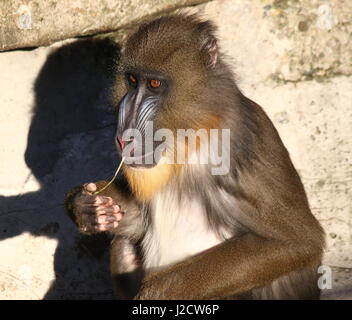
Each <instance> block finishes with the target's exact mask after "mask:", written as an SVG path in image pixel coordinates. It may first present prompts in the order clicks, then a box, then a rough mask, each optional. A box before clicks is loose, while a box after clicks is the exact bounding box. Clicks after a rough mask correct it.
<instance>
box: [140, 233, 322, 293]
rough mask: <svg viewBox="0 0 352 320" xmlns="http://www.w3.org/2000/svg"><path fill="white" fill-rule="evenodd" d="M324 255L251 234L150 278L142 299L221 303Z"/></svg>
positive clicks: (304, 246) (305, 245)
mask: <svg viewBox="0 0 352 320" xmlns="http://www.w3.org/2000/svg"><path fill="white" fill-rule="evenodd" d="M319 259H320V250H317V248H316V245H314V244H313V243H310V242H309V241H308V242H305V243H303V242H301V243H299V244H298V243H295V242H283V241H278V240H270V239H265V238H261V237H258V236H256V235H253V234H246V235H244V236H242V237H241V238H234V239H230V240H228V241H226V242H225V243H223V244H220V245H218V246H217V247H214V248H212V249H210V250H208V251H207V252H204V253H202V254H199V255H197V256H194V257H192V258H190V259H187V260H185V261H183V262H181V263H179V264H177V265H174V266H172V267H171V268H168V269H166V270H164V271H161V272H159V273H155V274H151V275H149V276H147V277H146V279H145V281H144V283H143V285H142V289H141V290H140V293H139V295H138V296H137V297H136V298H137V299H215V298H221V297H227V296H231V295H236V294H240V293H244V292H247V291H249V290H252V289H254V288H258V287H262V286H264V285H266V284H268V283H270V282H271V281H273V280H275V279H276V278H278V277H280V276H282V275H284V274H287V273H289V272H291V271H294V270H299V269H303V268H305V267H309V265H312V266H314V264H317V263H318V262H319Z"/></svg>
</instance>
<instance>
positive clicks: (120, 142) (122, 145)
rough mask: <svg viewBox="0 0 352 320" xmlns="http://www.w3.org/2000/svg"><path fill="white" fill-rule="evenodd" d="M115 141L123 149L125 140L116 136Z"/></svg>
mask: <svg viewBox="0 0 352 320" xmlns="http://www.w3.org/2000/svg"><path fill="white" fill-rule="evenodd" d="M117 142H118V143H119V145H120V147H121V149H123V148H124V147H125V145H126V141H124V140H122V139H121V138H120V137H117Z"/></svg>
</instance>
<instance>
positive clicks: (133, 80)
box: [127, 74, 137, 86]
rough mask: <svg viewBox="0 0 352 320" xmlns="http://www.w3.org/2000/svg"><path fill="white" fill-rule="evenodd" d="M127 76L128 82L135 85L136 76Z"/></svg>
mask: <svg viewBox="0 0 352 320" xmlns="http://www.w3.org/2000/svg"><path fill="white" fill-rule="evenodd" d="M127 78H128V82H129V83H130V84H132V85H133V86H135V85H136V84H137V78H136V77H135V76H134V75H132V74H129V75H128V76H127Z"/></svg>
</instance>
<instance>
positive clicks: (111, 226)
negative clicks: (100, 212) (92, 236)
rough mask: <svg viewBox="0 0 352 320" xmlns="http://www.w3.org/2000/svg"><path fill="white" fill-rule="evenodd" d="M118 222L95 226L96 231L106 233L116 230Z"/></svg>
mask: <svg viewBox="0 0 352 320" xmlns="http://www.w3.org/2000/svg"><path fill="white" fill-rule="evenodd" d="M118 225H119V224H118V222H116V221H115V222H111V223H108V224H100V225H97V226H96V229H97V230H98V231H108V230H112V229H115V228H117V226H118Z"/></svg>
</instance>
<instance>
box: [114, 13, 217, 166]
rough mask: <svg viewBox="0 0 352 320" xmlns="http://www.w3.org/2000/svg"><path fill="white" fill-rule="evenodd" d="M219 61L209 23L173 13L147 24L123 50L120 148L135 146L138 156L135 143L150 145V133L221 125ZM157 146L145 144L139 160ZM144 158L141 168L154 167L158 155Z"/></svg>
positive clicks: (120, 75)
mask: <svg viewBox="0 0 352 320" xmlns="http://www.w3.org/2000/svg"><path fill="white" fill-rule="evenodd" d="M218 65H219V58H218V50H217V45H216V38H215V36H214V27H213V25H212V24H211V23H210V22H208V21H201V20H200V19H199V18H198V17H196V16H194V15H191V16H190V15H172V16H167V17H162V18H159V19H157V20H154V21H152V22H150V23H147V24H144V25H142V26H141V27H140V28H139V29H138V30H137V31H136V32H135V33H134V34H133V35H132V36H130V38H129V39H128V40H127V42H126V45H125V47H124V49H123V50H122V57H121V63H120V66H119V72H118V73H119V76H118V80H117V86H118V90H117V92H118V96H120V97H121V96H122V99H121V100H120V102H119V105H118V130H117V137H116V141H117V142H118V143H117V145H118V148H119V149H120V150H121V149H125V148H126V149H127V148H128V147H130V149H129V150H128V151H129V152H130V154H132V157H131V158H133V149H134V148H135V147H136V143H143V144H145V137H149V136H150V135H154V133H155V132H156V131H157V130H159V129H168V130H171V131H172V132H173V133H175V132H176V130H177V129H194V130H198V129H203V128H204V129H210V128H217V127H218V126H219V119H220V115H219V114H218V112H219V111H218V110H217V108H216V106H215V105H214V104H215V103H216V102H215V101H214V100H216V97H214V96H213V95H212V94H211V93H210V92H212V89H214V88H216V82H217V81H221V80H219V77H216V76H215V75H216V73H217V72H216V70H217V68H218ZM213 91H214V90H213ZM212 100H213V101H214V103H212V102H211V101H212ZM151 123H152V128H149V129H148V126H150V124H151ZM127 129H136V130H137V131H138V132H139V133H140V135H141V136H140V137H141V138H142V141H136V140H140V139H135V136H134V138H133V139H129V138H128V135H127V138H126V135H124V133H126V130H127ZM123 136H124V137H123ZM159 144H160V142H159ZM157 145H158V142H156V141H153V144H152V147H151V148H149V150H147V149H148V148H146V147H145V146H144V147H143V151H142V153H141V154H139V156H135V158H143V160H146V159H147V158H148V156H150V155H152V154H153V150H155V148H156V146H157ZM131 151H132V153H131ZM142 162H143V163H142V164H140V166H143V167H148V166H149V167H152V166H154V165H155V164H156V163H157V162H158V159H156V160H155V159H154V160H153V161H142ZM131 166H138V164H136V163H133V164H131Z"/></svg>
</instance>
